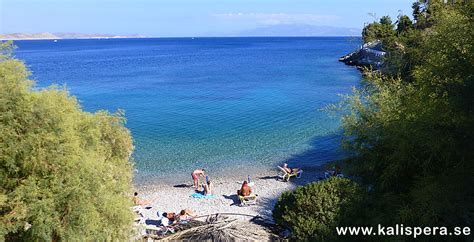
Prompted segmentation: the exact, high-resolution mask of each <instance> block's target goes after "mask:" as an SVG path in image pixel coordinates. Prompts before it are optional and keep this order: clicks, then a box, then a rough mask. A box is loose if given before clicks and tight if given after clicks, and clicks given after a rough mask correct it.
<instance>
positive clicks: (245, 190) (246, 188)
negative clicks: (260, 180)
mask: <svg viewBox="0 0 474 242" xmlns="http://www.w3.org/2000/svg"><path fill="white" fill-rule="evenodd" d="M250 194H252V189H251V188H250V186H249V184H248V182H247V181H244V183H242V187H241V188H240V190H238V191H237V195H239V196H244V197H245V196H250Z"/></svg>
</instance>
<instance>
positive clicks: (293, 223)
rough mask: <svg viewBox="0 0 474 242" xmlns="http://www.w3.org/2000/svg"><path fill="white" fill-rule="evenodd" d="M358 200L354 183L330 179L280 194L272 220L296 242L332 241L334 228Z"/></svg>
mask: <svg viewBox="0 0 474 242" xmlns="http://www.w3.org/2000/svg"><path fill="white" fill-rule="evenodd" d="M361 200H362V191H361V189H360V188H359V186H358V185H357V184H356V183H355V182H352V181H351V180H349V179H346V178H336V177H333V178H330V179H328V180H324V181H321V182H314V183H310V184H308V185H306V186H303V187H298V188H296V190H295V191H291V192H284V193H283V194H282V195H281V197H280V198H279V200H278V203H277V204H276V205H275V208H274V210H273V218H274V219H275V222H276V223H277V224H278V225H280V226H282V227H288V228H289V229H290V230H291V231H292V238H294V239H297V240H299V241H334V240H335V239H336V226H337V225H338V224H341V223H343V221H344V220H345V218H346V217H347V216H349V215H350V214H352V213H353V210H354V209H355V207H357V206H358V205H359V204H360V201H361ZM350 217H352V216H350Z"/></svg>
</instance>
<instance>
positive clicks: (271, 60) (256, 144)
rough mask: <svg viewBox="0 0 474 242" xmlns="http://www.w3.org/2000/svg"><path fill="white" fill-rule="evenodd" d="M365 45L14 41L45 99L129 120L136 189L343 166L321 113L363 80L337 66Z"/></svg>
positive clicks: (330, 119)
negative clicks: (282, 168) (69, 100)
mask: <svg viewBox="0 0 474 242" xmlns="http://www.w3.org/2000/svg"><path fill="white" fill-rule="evenodd" d="M360 41H361V40H360V39H359V38H344V37H340V38H339V37H337V38H336V37H334V38H326V37H325V38H194V39H193V38H160V39H102V40H58V41H57V42H54V41H52V40H35V41H15V44H16V45H17V46H18V47H19V48H18V49H17V50H16V51H15V56H16V57H17V58H19V59H22V60H24V61H25V62H26V64H27V66H28V67H29V68H30V70H31V71H32V77H31V79H33V80H36V81H37V85H38V86H39V87H40V88H42V87H46V86H49V85H51V84H59V85H66V86H67V88H68V89H69V91H70V93H71V94H72V95H75V96H77V98H78V99H79V100H80V103H81V105H82V107H83V108H84V109H85V110H87V111H91V112H93V111H96V110H100V109H106V110H109V111H111V112H114V111H116V110H117V109H123V110H125V114H126V118H127V120H128V121H127V124H126V125H127V127H128V128H129V129H130V130H131V132H132V135H133V138H134V143H135V147H136V150H135V153H134V156H133V157H134V162H135V168H136V172H137V174H136V178H135V180H136V182H137V183H142V182H146V181H149V180H150V179H154V178H162V179H165V178H166V177H168V178H169V177H176V174H179V175H181V174H184V175H185V177H188V176H189V173H190V172H191V171H192V170H193V169H194V168H196V167H204V168H208V169H209V170H210V171H211V172H216V173H217V172H221V173H225V172H227V173H234V174H235V173H236V172H237V173H238V172H242V173H245V172H247V171H246V168H245V167H250V168H251V169H260V168H264V167H267V168H268V167H272V166H274V165H275V164H276V163H282V162H289V163H290V165H293V166H301V167H311V166H317V165H320V164H322V163H324V162H327V161H330V160H333V159H339V158H342V157H343V156H344V152H342V151H341V150H340V144H339V141H340V137H341V130H340V120H339V117H338V116H337V115H331V114H330V113H327V112H326V111H322V110H321V109H323V108H324V107H325V106H327V105H328V104H332V103H337V102H338V101H340V100H341V97H340V96H339V95H338V94H348V93H350V92H351V87H353V86H357V85H358V83H359V81H360V79H361V76H360V74H359V72H358V71H357V70H356V69H355V68H352V67H348V66H346V65H344V64H342V63H340V62H338V61H337V59H338V58H339V57H340V56H342V55H344V54H346V53H348V52H350V51H352V50H354V49H355V48H357V46H359V45H360Z"/></svg>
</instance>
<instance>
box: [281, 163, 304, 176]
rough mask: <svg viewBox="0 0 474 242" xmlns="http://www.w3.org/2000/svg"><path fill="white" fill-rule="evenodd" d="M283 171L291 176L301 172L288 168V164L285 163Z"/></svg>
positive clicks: (297, 169) (298, 169)
mask: <svg viewBox="0 0 474 242" xmlns="http://www.w3.org/2000/svg"><path fill="white" fill-rule="evenodd" d="M283 169H284V170H285V171H286V172H287V173H289V174H294V173H298V171H300V168H293V169H291V168H290V167H288V164H287V163H285V164H283Z"/></svg>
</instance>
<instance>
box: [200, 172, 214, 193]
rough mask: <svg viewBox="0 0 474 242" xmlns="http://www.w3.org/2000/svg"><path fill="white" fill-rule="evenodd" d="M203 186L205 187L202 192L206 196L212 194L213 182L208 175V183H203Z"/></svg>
mask: <svg viewBox="0 0 474 242" xmlns="http://www.w3.org/2000/svg"><path fill="white" fill-rule="evenodd" d="M202 188H203V191H202V193H203V195H204V196H207V195H211V194H212V182H211V180H209V177H207V176H206V183H205V184H204V185H202Z"/></svg>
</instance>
